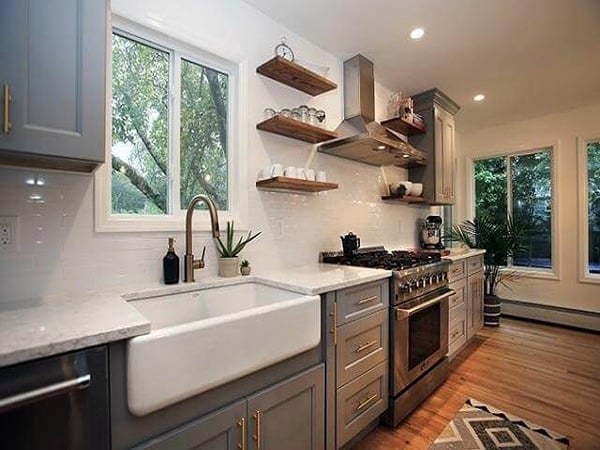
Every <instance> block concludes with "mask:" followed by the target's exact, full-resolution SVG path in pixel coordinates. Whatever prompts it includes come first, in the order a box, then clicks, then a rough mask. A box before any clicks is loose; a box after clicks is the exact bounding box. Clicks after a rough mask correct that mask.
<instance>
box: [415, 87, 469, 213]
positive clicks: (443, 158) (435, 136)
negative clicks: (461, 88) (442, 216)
mask: <svg viewBox="0 0 600 450" xmlns="http://www.w3.org/2000/svg"><path fill="white" fill-rule="evenodd" d="M413 100H414V110H415V112H417V113H419V114H421V115H422V116H423V118H424V119H425V126H426V127H427V132H426V133H425V134H421V135H414V136H410V137H409V141H410V143H411V144H412V145H413V146H415V147H416V148H418V149H419V150H422V151H424V152H425V153H426V154H427V165H426V166H425V167H414V168H411V169H410V170H409V178H410V180H411V181H413V182H419V183H423V197H424V198H425V199H426V200H427V201H428V202H429V203H430V204H432V205H453V204H454V201H455V195H454V192H455V187H454V184H455V159H456V149H455V126H454V115H455V114H456V113H457V112H458V110H459V109H460V107H459V106H458V105H457V104H456V103H454V101H452V100H451V99H450V98H449V97H448V96H447V95H446V94H444V93H443V92H442V91H440V90H439V89H431V90H429V91H426V92H422V93H420V94H417V95H414V96H413Z"/></svg>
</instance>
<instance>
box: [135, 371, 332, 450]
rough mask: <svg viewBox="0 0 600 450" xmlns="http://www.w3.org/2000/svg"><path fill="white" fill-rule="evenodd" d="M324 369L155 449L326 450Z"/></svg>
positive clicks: (161, 441)
mask: <svg viewBox="0 0 600 450" xmlns="http://www.w3.org/2000/svg"><path fill="white" fill-rule="evenodd" d="M323 391H324V366H323V364H320V365H319V366H317V367H314V368H312V369H309V370H307V371H305V372H303V373H301V374H299V375H296V376H294V377H291V378H289V379H287V380H284V381H282V382H280V383H277V384H275V385H274V386H271V387H268V388H266V389H264V390H262V391H260V392H258V393H256V394H254V395H252V396H250V397H247V398H245V399H241V400H240V401H238V402H235V403H233V404H232V405H229V406H226V407H224V408H222V409H220V410H218V411H216V412H214V413H211V414H208V415H206V416H203V417H201V418H199V419H197V420H194V421H192V422H189V423H187V424H185V425H183V426H181V427H178V428H176V429H175V430H172V431H170V432H168V433H165V434H163V435H162V436H159V437H157V438H154V439H152V440H151V441H149V442H146V443H144V444H142V445H140V446H138V447H136V448H137V449H152V450H163V449H164V450H167V449H168V450H190V449H197V450H234V449H238V450H239V449H242V450H246V449H247V450H278V449H279V450H280V449H286V450H323V449H324V445H325V429H324V410H325V405H324V392H323Z"/></svg>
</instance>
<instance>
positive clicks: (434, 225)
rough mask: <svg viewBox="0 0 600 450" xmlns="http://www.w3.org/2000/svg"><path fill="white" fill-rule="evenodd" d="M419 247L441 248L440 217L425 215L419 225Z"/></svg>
mask: <svg viewBox="0 0 600 450" xmlns="http://www.w3.org/2000/svg"><path fill="white" fill-rule="evenodd" d="M421 248H424V249H426V250H443V249H444V244H442V218H441V217H440V216H427V217H426V218H425V220H423V225H422V226H421Z"/></svg>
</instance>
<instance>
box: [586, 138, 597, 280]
mask: <svg viewBox="0 0 600 450" xmlns="http://www.w3.org/2000/svg"><path fill="white" fill-rule="evenodd" d="M587 179H588V267H589V272H590V273H594V274H600V141H594V142H588V144H587Z"/></svg>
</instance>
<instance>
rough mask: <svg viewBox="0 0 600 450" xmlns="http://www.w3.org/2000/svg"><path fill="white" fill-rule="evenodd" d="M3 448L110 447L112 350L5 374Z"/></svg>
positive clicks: (0, 406)
mask: <svg viewBox="0 0 600 450" xmlns="http://www.w3.org/2000/svg"><path fill="white" fill-rule="evenodd" d="M0 436H1V438H0V441H1V442H2V444H1V445H0V447H2V448H6V449H11V450H20V449H27V450H33V449H45V450H47V449H57V450H58V449H60V450H71V449H78V450H79V449H85V450H88V449H91V450H100V449H103V450H104V449H108V448H109V447H110V424H109V415H108V350H107V348H106V346H103V347H95V348H91V349H88V350H83V351H77V352H73V353H68V354H64V355H60V356H55V357H50V358H45V359H41V360H37V361H33V362H28V363H23V364H18V365H14V366H9V367H6V368H3V369H0Z"/></svg>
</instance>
